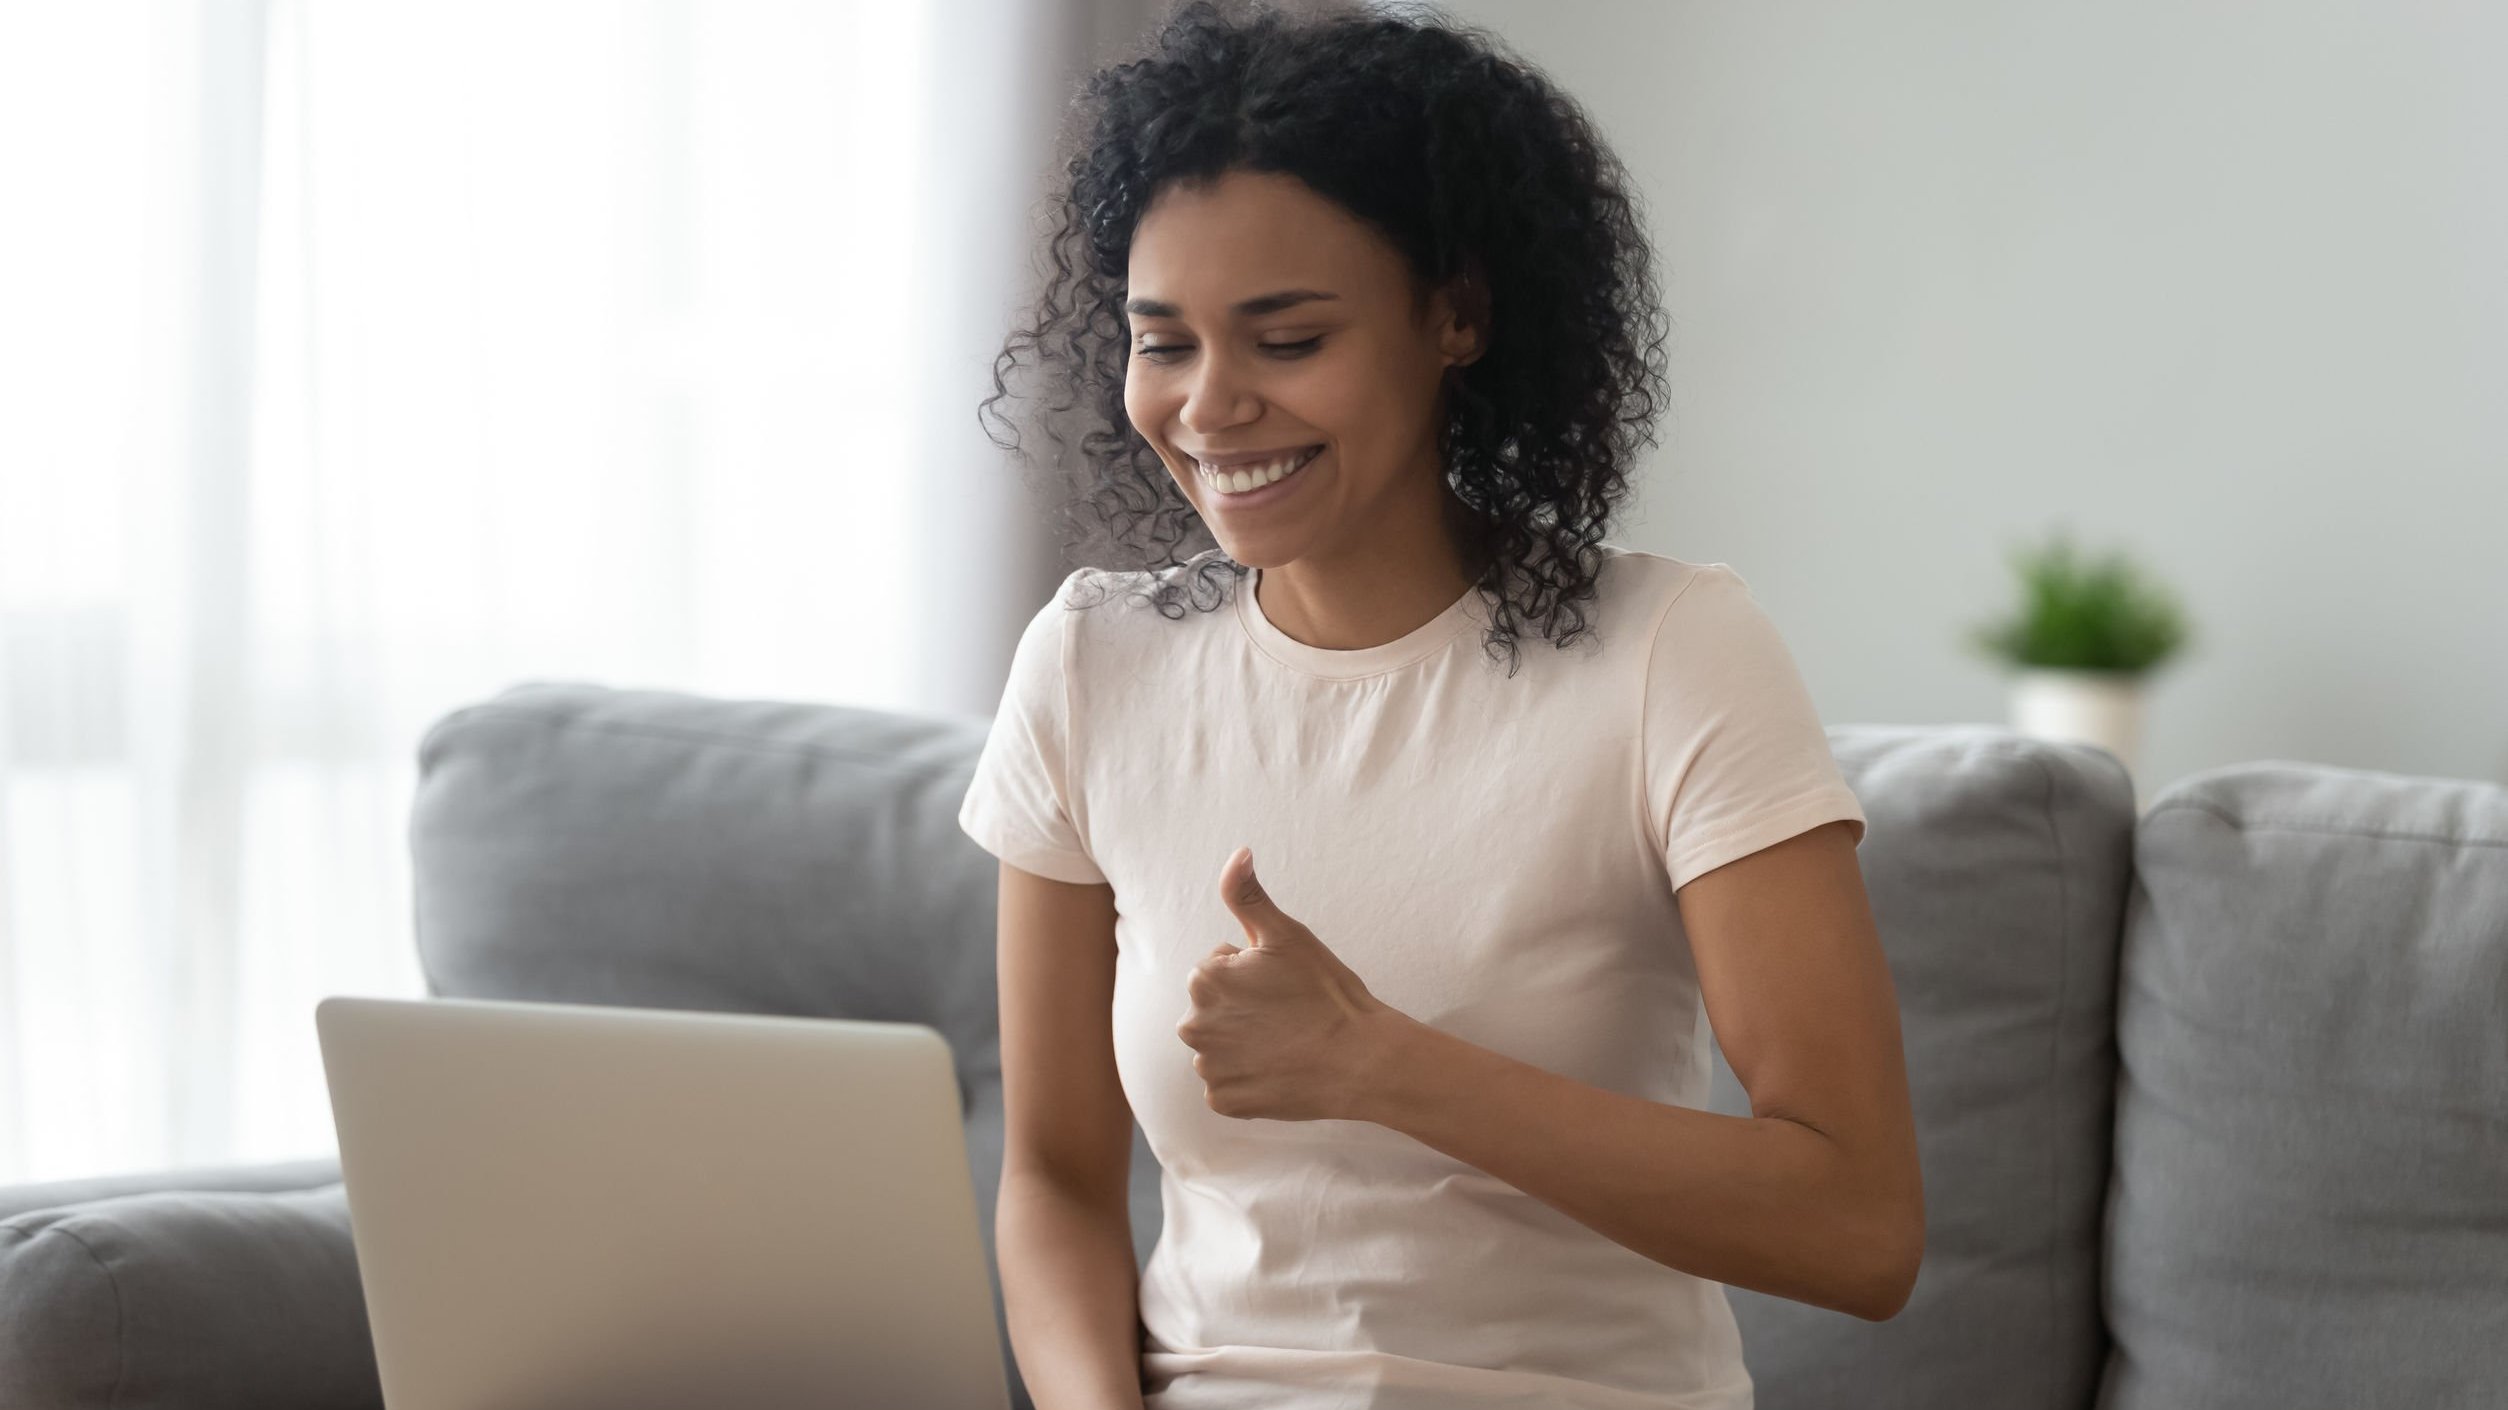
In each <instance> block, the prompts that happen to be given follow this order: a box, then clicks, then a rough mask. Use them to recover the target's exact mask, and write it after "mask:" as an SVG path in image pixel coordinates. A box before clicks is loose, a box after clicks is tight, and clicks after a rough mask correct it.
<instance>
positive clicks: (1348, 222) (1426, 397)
mask: <svg viewBox="0 0 2508 1410" xmlns="http://www.w3.org/2000/svg"><path fill="white" fill-rule="evenodd" d="M1128 281H1129V288H1128V291H1127V292H1128V304H1127V313H1128V316H1129V319H1130V328H1131V335H1132V336H1131V352H1130V355H1129V357H1128V358H1127V359H1126V364H1125V367H1126V370H1125V374H1124V388H1123V401H1124V410H1125V413H1126V414H1127V415H1129V416H1130V417H1131V420H1132V424H1133V426H1134V427H1135V428H1136V429H1138V430H1139V431H1140V433H1141V434H1142V436H1143V437H1145V438H1146V439H1147V440H1148V442H1149V444H1150V446H1151V448H1152V449H1154V450H1156V451H1157V453H1158V456H1159V458H1160V459H1161V460H1162V461H1164V462H1165V463H1166V466H1167V470H1168V473H1169V474H1171V475H1173V476H1174V477H1175V480H1176V483H1177V484H1178V485H1180V486H1181V487H1182V488H1183V490H1184V494H1185V497H1186V498H1187V499H1188V500H1190V501H1191V502H1192V504H1193V506H1194V508H1195V509H1196V510H1198V511H1199V512H1200V514H1201V516H1202V518H1203V521H1204V522H1205V523H1207V524H1208V525H1209V526H1210V529H1211V533H1212V536H1213V537H1215V538H1217V539H1218V540H1219V543H1220V546H1221V547H1222V548H1224V549H1226V550H1227V552H1228V555H1229V556H1230V557H1231V558H1233V559H1235V560H1236V561H1238V562H1240V563H1246V564H1251V565H1255V566H1263V567H1270V566H1277V565H1279V564H1281V563H1286V562H1290V561H1292V560H1295V559H1298V558H1301V557H1307V556H1310V555H1312V556H1319V557H1339V556H1344V555H1349V554H1352V553H1354V552H1355V551H1356V550H1357V549H1358V548H1359V546H1361V545H1364V544H1366V543H1368V542H1370V541H1371V540H1376V539H1380V538H1381V537H1382V536H1385V535H1387V534H1390V535H1391V536H1392V537H1395V538H1407V537H1410V534H1409V533H1408V532H1405V528H1404V526H1410V527H1414V528H1415V527H1416V526H1418V525H1427V526H1434V525H1436V524H1437V523H1438V522H1439V519H1438V516H1439V513H1440V503H1441V501H1442V500H1443V499H1444V498H1445V497H1446V494H1447V491H1446V487H1445V484H1444V476H1443V474H1442V469H1441V467H1440V466H1439V464H1438V457H1437V445H1436V428H1437V418H1438V416H1439V415H1440V414H1441V409H1440V407H1439V404H1438V403H1439V398H1438V390H1439V385H1440V382H1441V379H1442V378H1443V377H1444V375H1445V371H1446V369H1447V367H1448V366H1449V365H1452V364H1456V363H1462V362H1468V361H1470V360H1471V358H1472V357H1473V356H1475V355H1476V353H1475V352H1474V349H1475V348H1476V347H1477V337H1476V335H1474V334H1473V333H1472V332H1471V331H1470V330H1468V329H1467V328H1465V327H1463V326H1462V325H1461V324H1460V323H1459V322H1458V321H1457V320H1456V319H1455V318H1454V317H1453V315H1452V305H1451V303H1450V302H1449V301H1448V300H1447V299H1446V298H1445V297H1444V295H1443V293H1442V292H1440V293H1439V294H1438V295H1437V296H1435V297H1433V298H1432V299H1431V300H1430V301H1429V305H1428V307H1427V309H1426V310H1425V312H1424V313H1421V314H1419V315H1417V316H1415V314H1414V309H1413V298H1412V285H1411V282H1410V274H1409V269H1408V266H1407V265H1406V264H1405V262H1404V260H1403V258H1402V255H1401V252H1400V251H1399V250H1398V249H1396V248H1395V247H1394V246H1393V245H1392V244H1391V243H1390V242H1389V241H1387V240H1385V239H1384V238H1383V237H1382V236H1381V235H1379V234H1378V233H1377V232H1376V231H1375V230H1374V228H1372V227H1370V226H1368V225H1366V224H1365V223H1363V222H1362V221H1360V220H1359V219H1358V218H1357V217H1356V216H1354V215H1352V214H1351V213H1350V212H1349V211H1347V210H1346V209H1344V208H1342V207H1341V206H1339V205H1338V204H1336V203H1334V202H1332V201H1330V200H1327V199H1325V198H1324V197H1323V196H1321V195H1318V194H1317V193H1316V192H1315V191H1314V189H1313V188H1311V187H1309V186H1307V185H1306V184H1305V183H1304V182H1301V181H1299V180H1297V179H1296V178H1295V177H1291V176H1285V175H1281V174H1279V173H1274V172H1250V171H1242V170H1239V171H1230V172H1227V173H1225V174H1224V175H1222V176H1220V177H1219V178H1218V179H1217V180H1216V181H1215V182H1213V183H1211V184H1209V185H1207V186H1203V187H1198V188H1197V187H1189V186H1184V185H1176V186H1170V187H1169V188H1167V189H1166V190H1165V191H1162V192H1161V193H1160V194H1159V195H1158V196H1157V198H1156V199H1155V200H1153V201H1152V202H1151V204H1150V206H1149V208H1148V210H1147V211H1146V212H1145V213H1144V214H1143V215H1142V217H1141V220H1140V223H1139V225H1138V227H1137V228H1136V229H1135V231H1134V234H1133V237H1132V249H1131V262H1130V268H1129V274H1128ZM1256 453H1260V454H1258V455H1257V456H1256V460H1255V463H1252V464H1241V465H1238V466H1236V467H1234V469H1233V470H1232V472H1231V474H1232V481H1231V485H1230V486H1228V487H1223V486H1222V485H1221V484H1219V483H1217V482H1215V481H1214V480H1213V479H1212V478H1211V477H1210V474H1209V473H1208V472H1207V471H1206V470H1205V468H1204V465H1203V461H1205V460H1230V461H1234V460H1242V459H1243V458H1245V457H1246V456H1248V455H1249V454H1256ZM1284 468H1285V469H1289V471H1290V473H1288V474H1287V476H1286V477H1285V478H1281V479H1279V480H1278V481H1277V482H1276V483H1274V484H1272V485H1270V487H1269V488H1267V489H1262V490H1259V491H1256V492H1254V493H1250V494H1238V493H1232V492H1231V490H1232V488H1233V475H1234V474H1235V473H1238V472H1242V473H1245V474H1247V475H1249V476H1250V477H1252V478H1254V479H1258V480H1259V479H1262V478H1267V477H1270V476H1276V475H1279V473H1280V472H1281V471H1282V470H1283V469H1284ZM1412 516H1418V517H1417V518H1416V520H1414V519H1413V518H1412Z"/></svg>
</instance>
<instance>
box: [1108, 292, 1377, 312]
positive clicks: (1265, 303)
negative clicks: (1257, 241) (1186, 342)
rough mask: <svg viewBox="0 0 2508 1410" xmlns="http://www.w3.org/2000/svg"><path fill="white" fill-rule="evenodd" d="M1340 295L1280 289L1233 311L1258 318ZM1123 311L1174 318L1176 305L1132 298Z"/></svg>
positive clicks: (1253, 299) (1243, 302)
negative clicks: (1315, 300) (1311, 301)
mask: <svg viewBox="0 0 2508 1410" xmlns="http://www.w3.org/2000/svg"><path fill="white" fill-rule="evenodd" d="M1340 297H1341V296H1340V295H1339V294H1327V293H1325V292H1324V291H1323V290H1321V289H1282V290H1280V291H1279V292H1277V293H1271V294H1260V295H1257V296H1256V297H1254V298H1250V299H1245V300H1242V301H1240V302H1239V303H1238V304H1237V306H1236V308H1235V309H1234V310H1233V311H1234V312H1235V314H1236V316H1237V317H1239V318H1258V317H1260V316H1262V315H1263V314H1266V313H1278V312H1279V311H1280V310H1282V309H1284V308H1289V307H1292V306H1294V305H1297V304H1302V303H1306V302H1308V301H1310V300H1314V299H1338V298H1340ZM1123 311H1124V312H1126V313H1129V314H1135V315H1138V316H1139V317H1142V318H1174V317H1176V316H1177V314H1176V306H1175V305H1174V304H1171V303H1162V302H1160V301H1159V300H1157V299H1133V300H1131V301H1130V302H1128V303H1126V304H1125V305H1124V306H1123Z"/></svg>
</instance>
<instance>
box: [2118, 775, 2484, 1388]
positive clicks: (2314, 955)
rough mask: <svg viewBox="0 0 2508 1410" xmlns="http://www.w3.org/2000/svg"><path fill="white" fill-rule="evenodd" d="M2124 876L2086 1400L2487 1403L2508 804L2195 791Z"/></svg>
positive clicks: (2395, 788)
mask: <svg viewBox="0 0 2508 1410" xmlns="http://www.w3.org/2000/svg"><path fill="white" fill-rule="evenodd" d="M2135 869H2136V872H2137V875H2138V878H2139V881H2138V885H2137V887H2136V890H2135V895H2134V897H2133V904H2132V906H2131V907H2130V909H2129V910H2128V913H2127V919H2126V933H2125V949H2124V954H2123V957H2122V978H2121V987H2120V992H2119V994H2118V999H2117V1003H2118V1014H2117V1041H2118V1045H2119V1049H2120V1054H2121V1057H2122V1063H2123V1066H2122V1071H2121V1072H2120V1074H2119V1078H2118V1087H2117V1111H2116V1169H2115V1172H2114V1185H2113V1188H2112V1190H2111V1192H2110V1201H2109V1210H2108V1229H2107V1241H2108V1258H2109V1283H2108V1290H2107V1297H2106V1306H2105V1311H2106V1315H2107V1319H2108V1322H2109V1324H2110V1327H2111V1329H2112V1335H2113V1337H2114V1341H2115V1346H2114V1350H2113V1351H2112V1353H2111V1355H2110V1359H2109V1364H2108V1367H2107V1377H2106V1384H2105V1386H2104V1388H2103V1391H2102V1395H2101V1397H2100V1402H2099V1403H2100V1404H2101V1405H2102V1406H2104V1407H2110V1410H2146V1408H2152V1410H2155V1408H2156V1407H2161V1406H2169V1407H2176V1406H2187V1405H2201V1406H2208V1407H2217V1410H2240V1407H2248V1406H2253V1407H2257V1410H2263V1407H2268V1406H2270V1407H2276V1410H2278V1407H2282V1406H2290V1405H2409V1406H2414V1407H2426V1408H2427V1410H2450V1407H2465V1408H2466V1410H2470V1408H2471V1407H2474V1406H2484V1407H2490V1406H2497V1405H2500V1404H2502V1403H2508V1401H2504V1400H2503V1397H2508V1036H2503V1035H2508V789H2503V788H2498V787H2495V786H2492V785H2488V784H2481V783H2471V782H2460V781H2456V780H2450V779H2435V778H2411V777H2406V776H2402V775H2396V774H2386V773H2373V772H2367V771H2362V770H2352V769H2339V768H2333V767H2329V766H2323V765H2312V764H2289V763H2266V764H2241V765H2234V766H2230V767H2227V768H2223V769H2215V770H2210V771H2207V772H2205V773H2201V774H2197V775H2194V776H2191V777H2189V778H2185V779H2181V780H2179V781H2178V782H2177V783H2176V784H2174V785H2172V786H2171V787H2170V788H2169V789H2168V790H2167V791H2166V792H2164V793H2163V794H2162V795H2161V796H2160V797H2158V798H2156V799H2154V800H2153V802H2152V806H2151V810H2150V812H2149V814H2148V815H2147V816H2146V817H2145V818H2144V820H2143V824H2142V827H2141V829H2140V832H2139V834H2138V836H2137V839H2136V856H2135Z"/></svg>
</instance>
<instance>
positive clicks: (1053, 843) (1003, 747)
mask: <svg viewBox="0 0 2508 1410" xmlns="http://www.w3.org/2000/svg"><path fill="white" fill-rule="evenodd" d="M1086 571H1087V570H1086V569H1078V570H1075V571H1074V572H1073V574H1072V575H1071V576H1072V577H1077V576H1079V574H1080V573H1082V572H1086ZM1070 586H1071V578H1070V577H1067V578H1065V579H1063V585H1062V587H1061V588H1059V589H1057V590H1056V591H1055V593H1054V597H1053V600H1052V601H1049V602H1047V603H1046V604H1045V606H1044V607H1043V608H1042V609H1040V610H1039V611H1038V612H1037V614H1036V616H1035V617H1034V618H1032V619H1031V620H1030V621H1029V622H1028V624H1027V626H1026V628H1025V629H1024V630H1022V631H1021V632H1020V634H1019V645H1018V647H1017V649H1016V650H1015V651H1013V652H1012V654H1011V660H1010V678H1009V680H1008V682H1007V683H1006V684H1005V685H1004V686H1003V687H1002V696H1001V707H1000V708H999V709H998V710H996V711H995V712H994V714H993V727H992V732H991V733H990V734H988V735H987V736H986V737H985V740H984V751H983V753H982V754H981V755H980V756H978V758H977V759H976V764H975V775H974V778H973V780H972V781H971V782H970V783H969V784H968V786H967V796H966V800H965V801H964V802H962V803H960V804H959V805H958V827H959V829H960V830H961V831H963V832H965V833H966V834H967V836H969V837H972V838H974V839H975V840H976V842H977V843H978V844H979V845H980V846H982V847H983V848H984V850H985V851H987V852H990V853H992V854H993V855H994V856H996V857H999V858H1001V859H1002V860H1003V861H1005V862H1008V863H1010V864H1011V865H1012V866H1015V867H1018V868H1019V869H1020V870H1022V871H1031V872H1034V873H1036V874H1037V875H1038V876H1044V877H1051V878H1053V879H1054V880H1056V881H1070V882H1080V883H1085V884H1103V883H1104V882H1105V880H1106V875H1105V873H1104V872H1102V871H1100V870H1098V867H1097V863H1096V861H1095V860H1094V859H1093V858H1091V857H1090V856H1089V853H1088V848H1087V845H1086V844H1085V843H1084V842H1083V841H1082V839H1081V836H1080V831H1079V828H1078V827H1077V826H1075V825H1074V823H1073V821H1072V819H1073V818H1074V817H1075V816H1080V815H1082V814H1081V813H1080V811H1079V810H1078V809H1076V808H1074V807H1073V799H1072V797H1071V794H1070V784H1069V780H1070V774H1071V770H1070V762H1071V735H1072V726H1073V720H1072V718H1071V709H1070V700H1071V692H1070V690H1069V682H1068V680H1067V677H1066V674H1065V673H1066V672H1067V671H1068V670H1069V668H1070V654H1069V642H1070V636H1069V628H1070V623H1069V620H1068V619H1069V618H1070V617H1071V615H1072V612H1073V609H1071V608H1067V607H1065V606H1063V605H1062V599H1063V597H1064V595H1065V593H1066V592H1067V591H1068V589H1069V588H1070Z"/></svg>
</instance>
